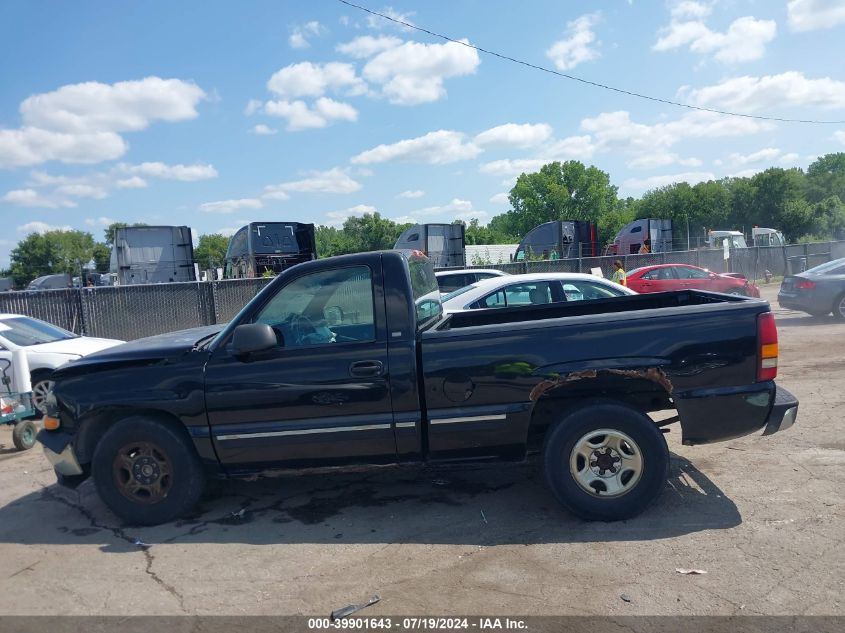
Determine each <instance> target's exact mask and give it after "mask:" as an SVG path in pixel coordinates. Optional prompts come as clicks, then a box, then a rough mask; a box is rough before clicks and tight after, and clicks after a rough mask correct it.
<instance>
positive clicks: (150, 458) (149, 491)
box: [112, 442, 173, 505]
mask: <svg viewBox="0 0 845 633" xmlns="http://www.w3.org/2000/svg"><path fill="white" fill-rule="evenodd" d="M112 473H113V475H114V480H115V483H116V484H117V488H118V490H120V492H121V494H122V495H123V496H124V497H126V498H127V499H129V500H131V501H134V502H135V503H142V504H145V505H149V504H154V503H159V502H160V501H162V500H163V499H164V498H165V497H166V496H167V494H168V492H170V488H171V486H172V484H173V469H172V467H171V465H170V460H169V459H168V457H167V454H166V453H165V452H164V451H163V450H161V448H159V447H158V446H157V445H156V444H153V443H152V442H133V443H131V444H127V445H126V446H124V447H123V448H121V449H120V450H119V451H118V452H117V455H115V457H114V461H113V462H112Z"/></svg>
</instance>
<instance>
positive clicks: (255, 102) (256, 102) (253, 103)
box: [244, 99, 264, 116]
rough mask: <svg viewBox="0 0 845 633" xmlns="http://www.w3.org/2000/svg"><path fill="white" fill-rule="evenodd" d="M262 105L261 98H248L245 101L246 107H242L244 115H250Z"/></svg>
mask: <svg viewBox="0 0 845 633" xmlns="http://www.w3.org/2000/svg"><path fill="white" fill-rule="evenodd" d="M262 107H264V102H263V101H261V99H250V100H249V101H247V102H246V107H245V108H244V114H245V115H246V116H252V115H253V114H255V113H256V112H258V111H259V110H261V108H262Z"/></svg>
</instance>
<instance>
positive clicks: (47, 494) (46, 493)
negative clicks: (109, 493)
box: [41, 486, 188, 613]
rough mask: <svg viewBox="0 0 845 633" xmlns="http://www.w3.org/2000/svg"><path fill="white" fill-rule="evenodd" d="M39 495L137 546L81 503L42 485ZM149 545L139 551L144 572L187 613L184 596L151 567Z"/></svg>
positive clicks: (134, 541)
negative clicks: (144, 566) (142, 558)
mask: <svg viewBox="0 0 845 633" xmlns="http://www.w3.org/2000/svg"><path fill="white" fill-rule="evenodd" d="M41 495H42V497H44V498H47V499H49V500H50V501H55V502H57V503H61V504H62V505H65V506H67V507H69V508H73V509H74V510H76V511H77V512H79V513H80V514H81V515H82V516H84V517H85V518H86V519H88V522H89V523H90V525H91V527H93V528H97V529H99V530H105V531H107V532H111V533H112V535H113V536H114V537H115V538H116V539H118V540H121V541H124V542H125V543H128V544H129V545H132V546H133V547H139V546H138V545H137V543H136V539H133V538H132V537H131V536H129V535H128V534H126V532H125V531H124V529H123V528H120V527H115V526H111V525H105V524H103V523H100V522H99V521H97V518H96V517H95V516H94V515H93V514H92V513H91V511H90V510H88V509H87V508H86V507H85V506H83V505H82V504H81V503H74V502H73V501H70V500H68V499H65V498H64V497H61V496H59V495H57V494H56V493H55V492H53V491H52V490H50V489H49V488H48V487H47V486H42V488H41ZM151 547H152V546H151V545H147V546H144V547H142V548H141V553H142V554H143V555H144V561H145V562H146V568H145V569H144V572H145V573H146V574H147V575H148V576H149V577H150V578H151V579H152V580H153V581H154V582H155V583H156V584H157V585H158V586H160V587H161V588H162V589H164V590H165V591H166V592H167V593H169V594H170V595H171V596H173V597H174V598H175V599H176V601H177V602H178V603H179V609H180V610H181V611H182V612H183V613H188V610H187V609H186V608H185V598H184V597H183V596H182V594H181V593H180V592H179V591H178V590H177V589H176V587H174V586H173V585H171V584H170V583H168V582H166V581H165V580H164V579H163V578H161V577H160V576H159V575H158V574H157V573H156V572H155V571H154V570H153V568H152V567H153V563H154V562H155V556H153V553H152V552H151V551H150V549H151Z"/></svg>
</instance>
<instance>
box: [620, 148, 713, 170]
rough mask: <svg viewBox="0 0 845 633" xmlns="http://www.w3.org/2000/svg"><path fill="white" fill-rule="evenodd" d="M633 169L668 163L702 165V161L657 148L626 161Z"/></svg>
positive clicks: (686, 165) (690, 165) (650, 167)
mask: <svg viewBox="0 0 845 633" xmlns="http://www.w3.org/2000/svg"><path fill="white" fill-rule="evenodd" d="M625 164H626V165H627V166H628V167H630V168H631V169H654V168H656V167H665V166H667V165H683V166H684V167H700V166H701V164H702V161H701V160H699V159H698V158H681V157H680V156H678V155H677V154H675V153H673V152H665V151H660V150H656V151H653V152H645V153H642V154H639V155H637V156H635V157H634V158H632V159H631V160H629V161H627V162H626V163H625Z"/></svg>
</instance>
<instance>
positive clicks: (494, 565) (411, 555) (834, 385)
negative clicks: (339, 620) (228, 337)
mask: <svg viewBox="0 0 845 633" xmlns="http://www.w3.org/2000/svg"><path fill="white" fill-rule="evenodd" d="M763 292H764V298H767V299H769V300H770V301H773V302H774V298H775V295H776V292H777V289H776V288H775V287H765V288H764V291H763ZM773 305H775V306H776V303H773ZM775 311H776V314H777V319H778V325H779V329H780V339H781V357H780V367H781V368H780V377H779V382H781V383H782V384H783V385H784V386H786V387H787V388H788V389H789V390H790V391H792V392H793V393H794V394H796V395H797V396H798V398H799V400H800V401H801V407H800V410H799V415H798V422H797V424H796V426H794V427H793V428H792V429H790V430H788V431H786V432H783V433H778V434H776V435H774V436H771V437H766V438H760V437H746V438H742V439H738V440H734V441H731V442H726V443H722V444H715V445H711V446H701V447H685V446H681V445H680V443H679V440H678V435H679V434H678V432H673V433H670V434H669V437H668V439H669V443H670V448H671V450H672V453H673V459H672V473H671V480H670V481H669V483H668V484H667V486H666V489H665V491H664V493H663V495H662V496H661V497H660V499H659V500H658V502H657V503H655V504H654V505H653V506H652V507H650V508H649V509H648V510H647V511H646V512H645V513H644V514H643V515H642V516H640V517H638V518H637V519H635V520H631V521H626V522H622V523H614V524H595V523H593V524H591V523H585V522H582V521H579V520H577V519H575V518H573V517H572V516H570V515H568V514H567V513H566V512H564V511H563V510H561V509H559V508H558V507H557V506H556V504H555V502H554V500H553V499H552V497H551V495H550V494H549V493H547V492H546V490H545V488H544V487H543V485H542V482H541V481H540V478H539V477H538V475H537V472H536V469H535V468H534V467H533V466H526V465H519V466H513V467H505V468H503V467H501V466H496V467H492V468H491V467H486V468H478V469H474V470H457V469H451V470H450V469H442V468H441V469H408V468H405V469H393V468H389V469H379V470H376V471H368V472H351V473H344V474H332V475H321V476H316V475H310V476H297V477H282V478H278V479H270V480H262V481H257V482H238V483H227V484H225V485H224V486H223V488H222V490H220V491H218V494H216V495H215V496H214V497H211V498H209V499H207V500H205V501H204V502H203V503H202V505H201V508H200V510H199V512H198V513H197V515H196V516H194V517H191V518H190V519H187V520H183V521H179V522H176V523H171V524H167V525H164V526H160V527H156V528H143V529H138V528H123V527H121V526H120V523H119V522H118V520H117V519H116V518H115V517H114V516H113V515H111V514H110V512H109V511H108V510H106V508H105V507H104V506H103V505H102V503H101V502H100V501H99V500H98V498H97V496H96V494H95V493H94V490H93V486H92V485H91V484H90V483H86V484H84V485H83V486H82V487H81V488H80V490H79V491H78V493H77V492H69V491H66V490H64V489H61V488H58V487H57V486H55V485H54V482H55V478H54V476H53V473H52V470H51V469H50V468H49V466H48V464H47V462H46V460H45V459H44V457H43V455H42V454H41V452H40V450H38V449H34V450H31V451H29V452H27V453H17V452H14V449H13V448H12V446H11V445H12V442H11V432H10V431H9V430H8V429H7V428H4V429H0V561H2V563H0V614H45V613H50V614H120V615H125V614H147V615H149V614H162V615H164V614H183V613H189V614H230V615H239V614H245V613H248V614H315V615H321V616H325V615H328V613H329V612H330V611H331V610H333V609H336V608H339V607H342V606H345V605H347V604H350V603H357V602H363V601H365V600H366V599H367V598H369V596H371V595H373V594H376V593H377V594H379V595H380V596H381V602H380V603H378V604H376V605H374V606H372V607H370V608H368V609H367V610H366V611H364V612H362V614H366V615H368V616H376V615H380V614H432V615H446V614H479V613H481V614H500V615H505V614H523V615H527V614H535V615H539V614H581V615H590V614H608V615H638V614H667V615H669V614H708V615H725V614H771V615H786V614H789V615H796V614H826V615H845V604H844V603H843V596H845V547H843V540H845V530H843V527H842V526H843V522H845V496H843V494H842V489H843V485H845V468H843V466H845V421H843V416H842V411H845V395H843V393H845V336H844V335H845V325H842V324H838V323H835V322H833V320H832V318H824V319H817V318H812V317H809V316H806V315H802V314H799V313H795V312H791V311H788V310H781V309H777V308H776V309H775ZM241 510H244V512H243V514H242V516H238V515H237V513H239V512H240V511H241ZM233 513H234V514H233ZM138 539H140V540H141V541H142V542H143V543H147V544H150V546H149V547H147V548H144V547H141V546H139V545H137V544H136V541H137V540H138ZM677 568H694V569H701V570H705V571H706V572H707V573H706V574H705V575H681V574H678V573H677V572H676V569H677ZM622 594H625V598H626V599H627V600H623V599H622V598H621V596H622ZM45 596H49V599H47V600H45V599H44V597H45Z"/></svg>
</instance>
